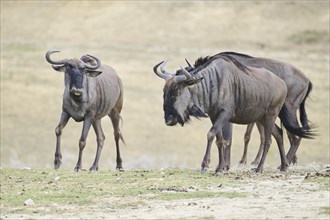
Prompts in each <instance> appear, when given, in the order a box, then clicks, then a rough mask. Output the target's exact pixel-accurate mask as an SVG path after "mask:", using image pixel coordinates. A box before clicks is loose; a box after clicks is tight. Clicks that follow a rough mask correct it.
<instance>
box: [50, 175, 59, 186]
mask: <svg viewBox="0 0 330 220" xmlns="http://www.w3.org/2000/svg"><path fill="white" fill-rule="evenodd" d="M59 180H60V177H59V176H57V177H55V178H54V179H52V180H51V181H49V182H48V184H51V183H56V182H58V181H59Z"/></svg>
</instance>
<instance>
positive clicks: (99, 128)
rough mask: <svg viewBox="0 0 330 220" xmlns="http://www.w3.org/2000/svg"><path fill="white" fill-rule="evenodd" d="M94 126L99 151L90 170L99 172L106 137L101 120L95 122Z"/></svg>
mask: <svg viewBox="0 0 330 220" xmlns="http://www.w3.org/2000/svg"><path fill="white" fill-rule="evenodd" d="M92 125H93V128H94V131H95V134H96V142H97V150H96V156H95V160H94V163H93V165H92V166H91V168H89V170H90V171H97V170H98V169H99V159H100V155H101V151H102V148H103V144H104V140H105V136H104V133H103V130H102V126H101V119H99V120H96V121H94V122H93V124H92Z"/></svg>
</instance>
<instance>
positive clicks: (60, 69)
mask: <svg viewBox="0 0 330 220" xmlns="http://www.w3.org/2000/svg"><path fill="white" fill-rule="evenodd" d="M52 67H53V69H54V70H56V71H59V72H62V70H63V67H64V65H62V66H55V65H52Z"/></svg>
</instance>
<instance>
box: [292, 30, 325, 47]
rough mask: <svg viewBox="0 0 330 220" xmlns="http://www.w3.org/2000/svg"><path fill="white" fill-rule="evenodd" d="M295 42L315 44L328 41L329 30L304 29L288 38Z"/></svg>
mask: <svg viewBox="0 0 330 220" xmlns="http://www.w3.org/2000/svg"><path fill="white" fill-rule="evenodd" d="M289 39H290V40H291V41H292V42H294V43H295V44H316V43H322V42H326V41H329V32H327V31H319V30H305V31H301V32H298V33H295V34H293V35H291V36H290V38H289Z"/></svg>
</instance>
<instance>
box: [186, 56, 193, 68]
mask: <svg viewBox="0 0 330 220" xmlns="http://www.w3.org/2000/svg"><path fill="white" fill-rule="evenodd" d="M184 59H185V60H186V63H187V64H188V66H189V67H193V66H192V65H191V64H190V63H189V61H188V60H187V58H184Z"/></svg>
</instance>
